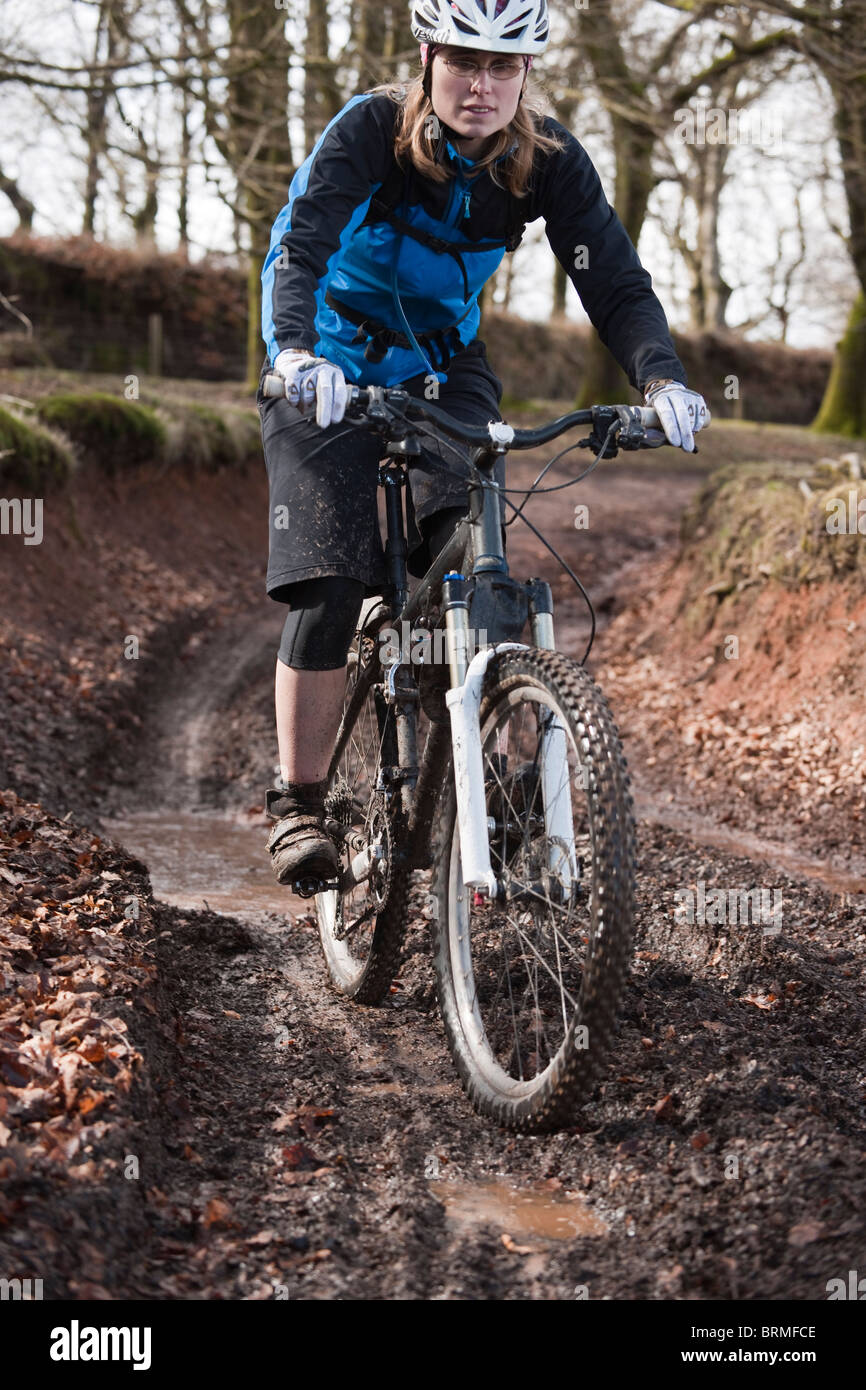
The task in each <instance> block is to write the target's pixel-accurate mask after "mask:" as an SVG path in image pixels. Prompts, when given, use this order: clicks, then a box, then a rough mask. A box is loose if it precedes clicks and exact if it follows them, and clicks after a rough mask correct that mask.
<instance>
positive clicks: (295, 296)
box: [262, 93, 396, 362]
mask: <svg viewBox="0 0 866 1390" xmlns="http://www.w3.org/2000/svg"><path fill="white" fill-rule="evenodd" d="M395 114H396V107H395V105H394V103H393V102H392V101H391V99H390V97H388V96H387V95H385V94H377V95H375V96H371V95H369V94H366V93H365V94H362V95H361V96H358V97H353V98H352V100H351V101H349V102H347V104H346V105H345V106H344V107H343V109H342V110H341V111H340V112H339V113H338V114H337V115H336V116H335V117H334V119H333V120H332V121H331V122H330V124H329V125H328V126H327V127H326V128H325V131H324V133H323V134H322V135H321V136H320V138H319V140H318V141H317V142H316V145H315V146H314V148H313V150H312V152H311V154H310V156H309V157H308V158H307V159H306V160H305V161H304V163H303V164H302V165H301V167H300V168H299V169H298V171H297V173H296V174H295V177H294V178H293V179H292V184H291V187H290V189H289V201H288V202H287V203H286V205H285V207H284V208H283V210H282V212H281V213H280V214H279V216H278V217H277V220H276V221H275V223H274V225H273V229H272V231H271V243H270V249H269V251H268V255H267V258H266V260H265V263H264V267H263V270H262V337H263V338H264V341H265V344H266V346H267V349H268V356H269V358H270V360H271V362H273V360H274V358H275V357H276V355H277V353H279V352H282V351H283V350H284V349H285V348H305V349H306V350H307V351H308V352H313V351H315V346H316V342H317V340H318V336H319V335H318V331H317V329H316V326H315V317H316V292H317V290H318V288H319V286H320V285H321V284H322V283H323V282H327V278H328V274H329V270H330V262H331V260H332V258H333V257H334V256H335V255H336V253H337V252H338V251H339V250H340V249H341V247H342V246H343V245H344V244H345V242H346V241H347V240H348V239H349V237H351V235H352V233H353V232H354V230H355V228H356V227H357V226H358V224H359V223H360V222H362V221H363V219H364V216H365V214H366V211H367V208H368V206H369V200H370V196H371V194H372V193H373V192H375V190H376V188H377V187H378V186H379V185H380V184H381V183H382V182H383V181H384V179H385V176H386V174H387V173H388V170H389V169H390V167H391V165H392V163H393V159H394V119H395Z"/></svg>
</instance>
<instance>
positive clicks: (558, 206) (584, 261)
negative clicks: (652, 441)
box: [537, 117, 686, 390]
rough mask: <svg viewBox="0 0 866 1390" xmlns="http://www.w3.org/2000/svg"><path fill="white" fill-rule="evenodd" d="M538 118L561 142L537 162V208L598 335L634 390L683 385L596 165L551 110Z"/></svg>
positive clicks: (648, 284)
mask: <svg viewBox="0 0 866 1390" xmlns="http://www.w3.org/2000/svg"><path fill="white" fill-rule="evenodd" d="M544 125H545V129H546V130H547V131H549V132H550V133H553V132H554V131H555V132H556V134H558V135H559V136H560V137H561V139H562V140H563V142H564V148H563V149H562V150H560V151H559V152H557V153H554V154H551V155H550V156H549V157H548V158H547V159H546V160H545V161H544V163H543V165H542V169H541V175H540V179H539V183H538V199H539V201H538V206H537V213H538V215H540V216H542V217H543V218H544V219H545V224H546V227H545V230H546V233H547V239H548V241H549V242H550V245H551V248H552V250H553V252H554V255H555V256H556V258H557V260H558V261H559V263H560V265H561V266H562V267H563V269H564V270H565V272H566V274H567V275H568V277H569V279H570V280H571V282H572V284H573V285H574V288H575V289H576V290H577V293H578V295H579V296H580V302H581V304H582V305H583V307H584V309H585V310H586V312H587V314H588V315H589V318H590V320H591V322H592V324H593V326H594V327H595V329H596V330H597V332H598V335H599V337H600V338H601V341H602V342H603V343H604V345H605V347H606V348H608V349H609V351H610V352H611V353H612V354H613V356H614V357H615V358H616V360H617V362H618V363H619V365H620V366H621V367H622V369H623V371H624V372H625V373H626V375H627V377H628V379H629V381H630V382H631V384H632V386H634V387H635V388H636V389H637V390H642V389H643V387H644V386H645V385H646V384H647V383H648V382H649V381H652V380H654V378H656V377H673V378H674V380H676V381H681V382H683V383H684V384H686V373H685V368H684V367H683V364H682V362H681V361H680V360H679V358H678V357H677V354H676V348H675V347H674V343H673V339H672V338H671V335H670V330H669V329H668V323H667V319H666V318H665V312H664V309H663V308H662V306H661V303H660V301H659V299H658V297H657V296H656V294H655V291H654V290H653V287H652V279H651V277H650V275H649V273H648V272H647V271H646V270H644V268H643V266H642V265H641V263H640V260H639V259H638V254H637V251H636V250H635V248H634V246H633V245H632V242H631V239H630V237H629V235H628V233H627V232H626V230H625V227H624V226H623V224H622V222H621V221H620V219H619V217H618V216H617V214H616V212H615V211H614V209H613V208H612V207H611V206H610V204H609V203H608V201H607V198H606V197H605V194H604V190H603V188H602V186H601V180H600V179H599V176H598V173H597V171H596V168H595V165H594V164H593V162H592V160H591V159H590V157H589V155H588V154H587V152H586V150H585V149H584V148H583V146H582V145H581V144H580V143H579V141H578V140H576V139H575V137H574V136H573V135H572V134H571V132H570V131H569V130H567V129H566V128H565V126H563V125H561V124H560V123H559V122H558V121H555V120H553V119H552V118H551V117H547V118H546V119H545V123H544Z"/></svg>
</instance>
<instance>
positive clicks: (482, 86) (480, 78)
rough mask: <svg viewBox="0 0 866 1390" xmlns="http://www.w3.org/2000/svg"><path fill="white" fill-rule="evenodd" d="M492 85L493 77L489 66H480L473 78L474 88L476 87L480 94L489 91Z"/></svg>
mask: <svg viewBox="0 0 866 1390" xmlns="http://www.w3.org/2000/svg"><path fill="white" fill-rule="evenodd" d="M492 86H493V78H492V77H491V76H490V70H489V68H479V69H478V72H477V73H476V74H475V77H474V78H473V79H472V88H474V89H476V90H477V91H478V93H479V95H480V93H481V92H482V91H483V92H489V91H490V89H491V88H492ZM470 90H471V89H470Z"/></svg>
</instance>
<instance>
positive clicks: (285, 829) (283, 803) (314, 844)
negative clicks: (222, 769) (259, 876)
mask: <svg viewBox="0 0 866 1390" xmlns="http://www.w3.org/2000/svg"><path fill="white" fill-rule="evenodd" d="M326 790H327V783H326V782H289V783H287V784H285V785H284V786H282V787H269V788H268V790H267V792H266V793H265V810H266V812H267V814H268V815H269V816H270V817H271V818H272V819H273V820H274V821H275V822H276V824H275V825H274V826H273V828H272V830H271V833H270V835H269V836H268V851H269V853H270V856H271V860H272V862H273V867H274V873H275V874H276V877H277V881H278V882H279V883H294V882H295V881H296V880H297V879H299V878H320V879H325V878H333V877H334V876H335V875H336V874H337V873H338V872H339V868H340V856H339V854H338V853H337V849H336V846H335V845H334V842H333V841H332V840H331V838H330V836H329V835H328V834H327V833H326V831H325V829H324V827H323V825H322V815H323V811H324V798H325V792H326Z"/></svg>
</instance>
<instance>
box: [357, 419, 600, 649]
mask: <svg viewBox="0 0 866 1390" xmlns="http://www.w3.org/2000/svg"><path fill="white" fill-rule="evenodd" d="M389 407H390V408H391V409H392V410H394V413H395V416H396V418H397V419H398V420H400V421H401V422H402V423H404V424H406V425H408V426H409V427H410V429H412V430H417V431H418V433H420V434H425V435H428V436H429V437H430V438H431V439H433V440H434V441H435V442H436V443H437V444H439V445H440V446H442V445H444V446H445V448H447V449H450V450H451V451H452V453H454V454H456V455H457V457H458V458H459V459H460V460H461V461H462V462H467V461H468V460H467V459H466V456H465V453H464V452H463V451H462V450H461V449H460V448H459V447H458V445H457V444H455V443H454V442H453V441H452V440H450V439H448V438H447V437H446V436H444V435H441V434H439V432H438V431H437V430H435V429H433V428H432V427H431V426H429V425H427V424H425V423H424V422H423V421H420V420H410V419H409V417H408V416H407V415H405V414H403V412H402V411H400V410H398V409H397V408H396V407H394V406H393V405H392V403H391V402H389ZM351 423H352V424H355V423H357V424H358V425H360V426H362V427H363V424H364V423H365V422H364V421H363V418H362V419H361V420H358V421H357V422H356V421H354V420H353V421H352V422H351ZM618 426H619V421H618V420H613V421H611V424H610V426H609V428H608V431H607V434H606V435H605V437H604V441H603V443H602V446H601V449H600V450H599V452H598V453H597V454H596V456H595V458H594V459H593V460H592V463H591V464H590V465H589V466H588V467H587V468H585V469H584V470H583V472H582V473H579V474H578V475H577V477H575V478H569V479H568V481H567V482H565V483H556V484H554V486H553V487H538V483H539V482H540V481H541V479H542V478H543V477H544V475H545V473H547V472H548V470H549V469H550V468H552V467H553V465H554V463H556V462H557V460H558V459H561V458H563V457H564V456H565V455H566V454H568V453H571V451H572V449H578V448H580V447H581V446H583V447H585V446H586V443H587V441H586V440H577V441H575V443H574V444H569V445H568V447H567V448H565V449H560V451H559V453H558V454H555V455H554V456H553V458H552V459H550V461H549V462H548V463H547V464H545V466H544V468H543V469H542V470H541V472H540V473H539V475H538V477H537V478H536V480H535V482H534V483H533V484H532V486H531V487H530V488H529V489H528V490H527V489H526V488H517V487H514V488H507V487H499V492H500V493H501V494H502V496H503V499H504V501H505V504H506V506H508V507H510V508H511V510H512V511H513V512H514V516H513V517H511V518H510V519H509V520H508V521H507V522H505V525H506V526H510V525H511V522H512V521H516V520H517V518H518V517H519V518H520V520H521V521H522V522H523V524H524V525H525V526H528V527H529V529H530V531H532V533H533V535H535V536H537V538H538V539H539V540H540V541H541V543H542V545H543V546H544V547H545V549H547V550H549V551H550V554H551V555H552V556H553V558H554V559H555V560H556V561H557V563H558V564H559V565H560V567H561V568H562V569H563V570H564V571H565V573H566V574H567V575H568V577H569V579H570V580H571V581H572V583H573V584H574V585H575V587H576V588H577V590H578V592H579V593H580V595H581V597H582V598H583V600H584V602H585V603H586V606H587V609H588V611H589V622H590V632H589V641H588V642H587V644H586V650H585V651H584V653H583V656H582V657H581V658H580V661H579V663H578V664H579V665H580V666H583V665H585V663H586V660H587V657H588V656H589V653H590V651H591V650H592V644H593V642H594V641H595V634H596V619H595V609H594V607H593V604H592V599H591V598H590V596H589V594H588V593H587V591H586V589H585V588H584V587H583V584H582V583H581V582H580V580H579V578H578V577H577V575H576V574H575V572H574V570H573V569H572V568H571V566H570V565H569V564H568V563H567V561H565V560H564V559H563V558H562V556H561V555H560V554H559V551H558V550H556V548H555V547H554V546H552V545H551V543H550V541H548V540H547V539H546V537H545V536H543V535H542V534H541V532H540V531H539V530H538V527H537V526H534V525H533V523H532V522H531V521H529V520H528V519H527V517H525V516H524V514H523V508H524V507H525V506H526V504H527V502H528V501H529V499H530V497H532V496H533V495H534V494H536V493H542V492H559V491H561V490H562V489H563V488H566V487H572V486H573V485H574V484H575V483H579V482H580V481H581V480H582V479H583V478H585V477H587V476H588V474H590V473H591V472H592V470H593V469H594V468H595V467H596V465H597V464H599V463H600V462H601V460H602V459H603V458H604V456H605V454H606V453H607V446H608V444H609V443H610V441H611V439H612V437H613V435H614V434H615V432H616V430H617V428H618ZM439 471H441V472H442V473H445V474H447V475H448V477H451V478H456V479H457V480H458V481H459V482H461V483H463V485H464V486H465V485H466V483H467V481H468V480H467V478H466V475H465V474H464V473H458V472H457V470H456V469H455V468H449V467H448V465H447V464H446V463H444V462H442V464H441V469H440V470H439ZM509 493H519V494H520V495H521V496H522V497H523V501H522V502H521V504H520V506H519V507H517V506H515V504H514V503H513V502H512V501H510V500H509V497H508V495H507V494H509Z"/></svg>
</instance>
